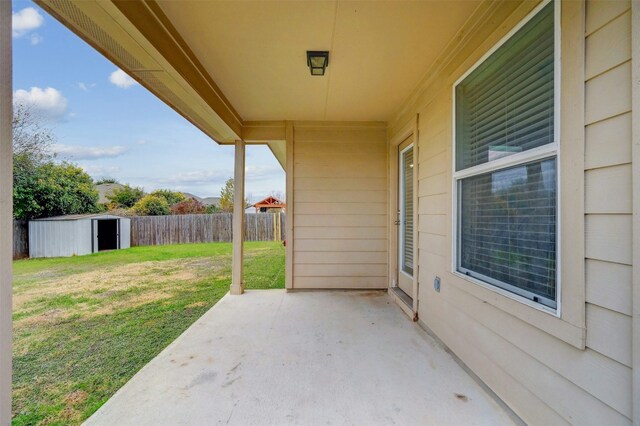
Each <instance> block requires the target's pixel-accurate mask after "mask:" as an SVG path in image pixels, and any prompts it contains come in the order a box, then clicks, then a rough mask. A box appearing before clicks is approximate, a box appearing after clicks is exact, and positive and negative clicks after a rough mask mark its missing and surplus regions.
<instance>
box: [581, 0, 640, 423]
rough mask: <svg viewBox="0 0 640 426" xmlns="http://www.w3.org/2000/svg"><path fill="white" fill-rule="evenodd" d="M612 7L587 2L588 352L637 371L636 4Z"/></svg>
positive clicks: (602, 3) (586, 193)
mask: <svg viewBox="0 0 640 426" xmlns="http://www.w3.org/2000/svg"><path fill="white" fill-rule="evenodd" d="M611 3H612V2H604V1H602V2H600V1H599V2H594V1H592V2H588V3H587V28H586V30H587V31H586V32H587V36H586V57H585V77H586V83H585V86H586V110H585V117H586V125H587V126H586V132H585V138H586V140H585V158H586V162H585V169H586V170H585V196H586V198H585V214H586V221H585V224H586V231H585V232H586V257H587V262H586V271H587V274H586V286H587V311H586V313H587V346H588V347H589V348H592V349H593V350H595V351H597V352H599V353H601V354H602V355H603V356H606V357H607V358H608V359H610V360H611V361H610V362H612V363H613V362H617V363H620V364H622V365H624V366H629V367H630V366H631V316H630V314H631V306H630V301H631V263H632V251H631V247H632V235H633V234H632V229H631V221H632V216H631V211H632V190H631V181H632V178H631V170H632V168H631V120H630V117H631V113H630V112H631V9H630V8H631V4H630V2H622V1H621V2H614V3H616V4H615V5H613V4H611ZM607 4H608V7H605V5H607ZM623 5H624V7H623ZM630 374H631V371H630V370H629V375H630ZM628 390H629V393H631V390H630V389H628ZM624 414H625V415H627V416H628V417H630V416H631V412H625V413H624Z"/></svg>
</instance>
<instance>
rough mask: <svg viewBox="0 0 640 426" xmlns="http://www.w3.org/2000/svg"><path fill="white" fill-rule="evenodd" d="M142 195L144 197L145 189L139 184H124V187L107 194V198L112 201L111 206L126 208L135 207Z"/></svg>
mask: <svg viewBox="0 0 640 426" xmlns="http://www.w3.org/2000/svg"><path fill="white" fill-rule="evenodd" d="M142 197H144V191H143V190H142V188H139V187H137V186H130V185H128V184H127V185H124V186H123V187H122V188H115V189H114V190H113V191H111V194H108V195H107V199H108V200H109V201H111V203H110V204H111V205H110V206H109V207H110V208H124V209H128V208H130V207H133V206H134V204H136V203H137V202H138V201H139V200H140V199H141V198H142Z"/></svg>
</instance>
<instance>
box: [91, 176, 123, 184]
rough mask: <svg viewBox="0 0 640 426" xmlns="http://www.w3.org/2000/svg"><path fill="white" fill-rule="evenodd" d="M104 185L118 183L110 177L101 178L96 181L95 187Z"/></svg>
mask: <svg viewBox="0 0 640 426" xmlns="http://www.w3.org/2000/svg"><path fill="white" fill-rule="evenodd" d="M105 183H118V180H117V179H115V178H112V177H102V178H100V179H98V180H96V185H103V184H105Z"/></svg>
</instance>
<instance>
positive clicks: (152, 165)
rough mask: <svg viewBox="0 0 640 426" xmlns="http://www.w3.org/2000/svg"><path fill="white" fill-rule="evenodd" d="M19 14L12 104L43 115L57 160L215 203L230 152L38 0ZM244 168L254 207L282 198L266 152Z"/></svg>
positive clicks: (252, 151) (253, 153)
mask: <svg viewBox="0 0 640 426" xmlns="http://www.w3.org/2000/svg"><path fill="white" fill-rule="evenodd" d="M13 14H14V16H13V24H14V31H13V47H14V49H13V54H14V58H13V60H14V64H13V66H14V73H13V78H14V81H13V89H14V101H15V102H21V103H25V104H28V105H30V107H31V108H32V109H34V110H36V111H39V112H40V114H41V115H42V116H43V117H44V118H43V119H44V120H46V125H47V126H48V127H50V128H51V129H52V130H53V132H54V134H55V135H56V139H57V141H56V145H55V151H56V152H57V153H58V158H61V159H66V160H70V161H72V162H74V163H76V164H78V165H80V166H81V167H83V168H84V169H85V170H86V171H87V172H88V173H89V174H90V175H92V176H93V177H94V178H100V177H113V178H116V179H118V180H119V181H120V182H123V183H130V184H132V185H137V186H142V187H144V189H145V190H147V191H151V190H153V189H157V188H169V189H173V190H180V191H186V192H190V193H193V194H195V195H198V196H217V195H219V193H220V188H221V187H222V186H223V184H224V181H225V180H226V179H227V178H229V177H232V176H233V147H228V146H219V145H218V144H217V143H215V142H214V141H213V140H211V139H210V138H209V137H207V136H206V135H204V134H203V133H202V132H200V131H199V130H198V129H196V128H195V127H194V126H193V125H191V124H190V123H189V122H187V121H186V120H185V119H183V118H182V117H181V116H180V115H178V114H177V113H176V112H175V111H173V110H172V109H171V108H169V107H167V106H166V105H165V104H164V103H162V102H161V101H160V100H158V99H157V98H156V97H155V96H154V95H152V94H151V93H149V92H148V91H147V90H146V89H145V88H143V87H142V86H140V85H138V84H136V83H135V82H133V80H130V78H129V77H128V76H126V74H123V73H122V71H119V72H118V68H117V67H116V66H115V65H113V64H112V63H111V62H109V61H108V60H107V59H105V58H104V57H103V56H102V55H100V54H99V53H98V52H96V51H95V50H93V48H91V47H90V46H88V45H87V44H86V43H85V42H84V41H82V40H81V39H80V38H79V37H77V36H76V35H75V34H73V33H71V31H69V30H68V29H66V28H65V27H63V26H62V25H61V24H60V23H59V22H58V21H56V20H55V19H53V18H52V17H51V16H49V15H48V14H47V13H46V12H44V11H43V10H42V9H40V8H39V7H38V6H36V5H35V4H33V3H32V2H30V1H18V0H15V1H13ZM114 73H115V74H114ZM112 74H113V75H112ZM246 163H247V164H246V166H247V169H246V174H247V177H246V193H247V195H248V196H249V197H250V198H251V199H252V200H257V199H259V198H261V197H263V196H266V195H268V194H270V193H272V192H273V191H275V192H276V193H284V187H285V178H284V172H283V170H282V168H281V167H280V165H279V164H278V162H277V161H276V159H275V158H274V157H273V154H272V153H271V151H269V149H268V148H267V147H266V146H250V147H247V159H246Z"/></svg>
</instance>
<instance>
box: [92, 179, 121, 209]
mask: <svg viewBox="0 0 640 426" xmlns="http://www.w3.org/2000/svg"><path fill="white" fill-rule="evenodd" d="M123 187H124V186H123V185H121V184H119V183H101V184H100V185H96V189H97V190H98V195H99V198H98V203H101V204H104V203H108V202H109V199H108V198H107V196H108V195H111V194H112V193H113V191H114V190H115V189H121V188H123Z"/></svg>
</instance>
